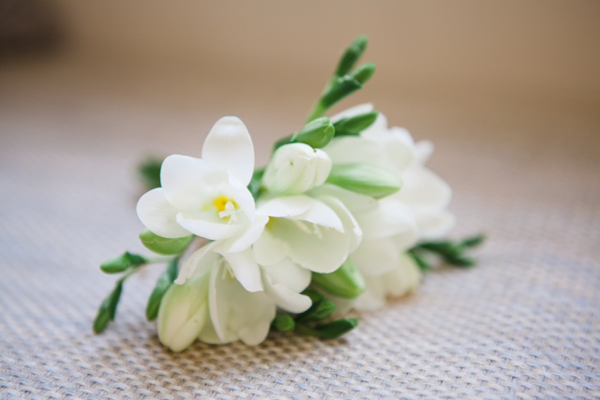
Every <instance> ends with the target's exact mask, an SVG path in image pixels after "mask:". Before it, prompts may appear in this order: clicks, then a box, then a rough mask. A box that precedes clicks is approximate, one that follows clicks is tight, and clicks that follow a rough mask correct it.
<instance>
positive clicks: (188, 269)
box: [175, 242, 219, 285]
mask: <svg viewBox="0 0 600 400" xmlns="http://www.w3.org/2000/svg"><path fill="white" fill-rule="evenodd" d="M215 244H216V242H212V243H208V244H206V245H204V246H202V247H201V248H199V249H198V250H196V251H195V252H193V253H192V255H191V256H189V257H188V258H187V260H185V263H184V264H183V266H182V267H181V270H180V271H179V275H178V276H177V279H175V284H177V285H182V284H183V283H185V281H186V280H187V279H189V278H191V277H192V276H193V275H194V274H203V273H205V272H206V271H208V270H209V269H210V268H213V267H214V266H215V263H216V261H217V259H218V257H219V255H218V254H216V253H213V252H212V250H213V248H214V247H215Z"/></svg>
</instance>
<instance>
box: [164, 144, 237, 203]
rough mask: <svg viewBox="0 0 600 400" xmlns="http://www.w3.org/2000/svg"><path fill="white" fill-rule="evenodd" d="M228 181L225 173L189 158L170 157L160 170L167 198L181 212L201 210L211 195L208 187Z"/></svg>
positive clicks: (196, 159)
mask: <svg viewBox="0 0 600 400" xmlns="http://www.w3.org/2000/svg"><path fill="white" fill-rule="evenodd" d="M226 179H227V175H226V174H225V173H223V172H221V171H219V170H217V169H215V168H214V167H212V166H211V165H210V164H208V163H206V162H205V161H204V160H200V159H198V158H193V157H188V156H180V155H172V156H169V157H167V158H166V159H165V161H163V164H162V167H161V169H160V182H161V185H162V187H163V189H164V191H165V196H166V197H167V199H169V202H170V203H171V204H173V205H174V206H175V207H176V208H178V209H179V210H180V211H181V210H196V209H199V208H201V207H202V204H204V203H205V202H206V201H208V197H207V196H209V195H210V193H209V191H208V190H207V187H209V186H213V185H214V184H215V183H217V182H219V181H225V180H226ZM211 184H212V185H211Z"/></svg>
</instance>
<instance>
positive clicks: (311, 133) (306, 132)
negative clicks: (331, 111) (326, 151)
mask: <svg viewBox="0 0 600 400" xmlns="http://www.w3.org/2000/svg"><path fill="white" fill-rule="evenodd" d="M334 134H335V128H334V127H333V124H332V123H331V121H330V120H329V118H327V117H321V118H317V119H315V120H312V121H311V122H309V123H307V124H306V125H305V126H304V127H303V128H302V129H300V130H299V131H298V132H296V133H294V134H293V135H292V137H291V139H290V141H291V142H298V143H306V144H308V145H309V146H311V147H313V148H315V149H317V148H322V147H325V146H327V144H328V143H329V142H330V141H331V139H332V138H333V135H334Z"/></svg>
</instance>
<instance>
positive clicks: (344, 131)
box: [333, 111, 379, 136]
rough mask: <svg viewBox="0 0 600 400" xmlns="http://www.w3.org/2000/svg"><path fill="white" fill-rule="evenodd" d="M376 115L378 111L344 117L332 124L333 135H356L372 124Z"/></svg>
mask: <svg viewBox="0 0 600 400" xmlns="http://www.w3.org/2000/svg"><path fill="white" fill-rule="evenodd" d="M378 116H379V113H378V112H377V111H373V112H370V113H367V114H361V115H357V116H355V117H351V118H344V119H342V120H340V121H338V122H336V123H335V124H333V127H334V128H335V136H356V135H358V134H360V133H361V132H362V131H364V130H365V129H367V128H368V127H369V126H371V125H373V123H374V122H375V120H376V119H377V117H378Z"/></svg>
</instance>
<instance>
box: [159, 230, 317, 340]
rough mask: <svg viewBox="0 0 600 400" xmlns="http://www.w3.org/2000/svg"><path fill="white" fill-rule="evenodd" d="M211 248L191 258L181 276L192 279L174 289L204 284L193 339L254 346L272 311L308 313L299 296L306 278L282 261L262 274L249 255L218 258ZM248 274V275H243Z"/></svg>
mask: <svg viewBox="0 0 600 400" xmlns="http://www.w3.org/2000/svg"><path fill="white" fill-rule="evenodd" d="M215 247H216V245H215V243H214V242H213V243H210V244H208V245H205V246H204V247H202V248H200V249H199V250H197V251H196V252H194V254H192V255H191V256H190V257H189V258H188V259H187V260H186V262H185V264H184V266H183V268H182V272H181V273H180V276H181V274H187V273H188V272H189V271H193V275H192V276H191V277H190V278H189V279H188V280H187V281H186V282H185V283H184V284H183V285H182V286H179V285H177V284H176V285H173V286H174V287H187V286H189V282H196V281H198V280H199V279H201V280H202V282H205V285H206V286H205V287H206V289H205V290H202V291H199V293H200V294H199V296H204V301H205V304H207V309H208V317H207V318H206V319H205V323H204V324H203V325H202V326H201V327H200V329H197V328H198V327H197V326H196V325H194V328H196V330H195V331H194V332H196V337H199V338H200V340H202V341H203V342H206V343H214V344H221V343H229V342H233V341H236V340H241V341H243V342H244V343H246V344H249V345H255V344H259V343H261V342H262V341H263V340H264V339H265V338H266V336H267V333H268V332H269V329H270V326H271V322H272V320H273V318H274V317H275V313H276V309H277V307H279V308H281V309H283V310H286V311H289V312H293V313H300V312H303V311H306V310H307V309H308V308H309V307H310V305H311V301H310V298H308V297H307V296H304V295H301V294H300V292H301V291H303V290H304V289H305V288H306V287H307V286H308V285H309V283H310V272H308V271H306V270H303V269H302V268H300V267H298V266H297V265H295V264H293V263H290V262H285V261H283V262H280V263H277V264H276V265H272V266H269V267H266V268H261V267H260V266H259V265H258V264H257V263H256V261H255V260H254V256H253V254H252V251H251V249H246V250H244V251H242V252H239V253H227V254H219V253H217V252H215V251H214V248H215ZM248 271H252V273H250V274H247V275H244V274H246V273H247V272H248ZM254 274H256V275H254ZM199 277H201V278H199ZM247 279H258V280H259V282H260V285H261V287H263V288H264V290H260V291H255V292H250V291H248V290H246V289H245V286H246V285H243V284H242V281H244V280H247ZM176 283H177V281H176ZM169 290H171V289H169ZM184 306H185V305H184ZM161 307H162V305H161ZM173 307H175V306H173ZM170 309H171V308H170ZM175 312H176V311H175ZM159 326H160V321H159ZM186 338H187V337H186ZM161 340H162V339H161ZM163 343H164V342H163ZM182 343H185V342H184V341H183V340H182ZM190 343H191V342H190Z"/></svg>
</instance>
